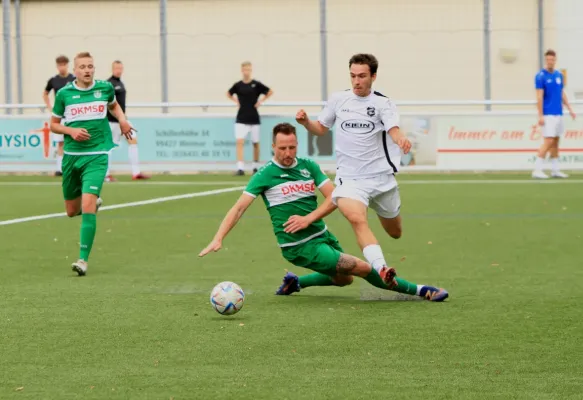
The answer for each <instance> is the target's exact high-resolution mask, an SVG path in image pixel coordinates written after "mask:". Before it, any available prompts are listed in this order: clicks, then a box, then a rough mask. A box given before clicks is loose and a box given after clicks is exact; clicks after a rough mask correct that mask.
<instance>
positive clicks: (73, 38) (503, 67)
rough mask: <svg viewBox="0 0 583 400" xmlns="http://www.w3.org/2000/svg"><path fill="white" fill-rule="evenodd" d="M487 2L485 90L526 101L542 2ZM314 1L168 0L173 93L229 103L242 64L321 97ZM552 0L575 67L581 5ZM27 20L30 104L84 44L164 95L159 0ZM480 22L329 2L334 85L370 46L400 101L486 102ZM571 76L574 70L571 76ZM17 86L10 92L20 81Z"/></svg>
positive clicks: (381, 1) (290, 90) (549, 5)
mask: <svg viewBox="0 0 583 400" xmlns="http://www.w3.org/2000/svg"><path fill="white" fill-rule="evenodd" d="M491 2H492V19H491V23H492V29H493V32H492V96H493V98H495V99H526V98H531V97H532V80H533V76H534V74H535V73H536V70H537V68H538V53H537V52H538V47H537V31H536V28H537V19H536V3H537V2H536V1H535V0H491ZM318 3H319V2H318V0H295V1H294V2H287V1H284V0H169V1H168V33H169V37H168V47H169V48H168V50H169V61H168V66H169V71H170V87H169V95H170V100H171V101H224V100H225V97H224V93H225V92H226V90H227V89H228V88H229V87H230V85H231V84H232V83H233V82H234V81H235V80H237V79H239V64H240V62H241V61H243V60H250V61H252V62H253V63H254V66H255V76H256V78H257V79H260V80H262V81H263V82H264V83H266V84H267V85H269V86H271V87H272V88H273V89H274V91H275V93H276V94H275V96H274V98H273V99H274V100H279V101H293V100H319V95H320V63H319V54H320V51H319V4H318ZM559 3H561V7H562V8H559V12H558V13H557V17H558V18H567V20H568V21H571V24H572V27H570V28H568V29H570V30H569V31H564V32H563V33H561V32H562V31H561V30H560V29H559V30H557V29H556V28H555V27H553V26H552V25H553V23H554V21H555V14H554V11H555V0H546V12H547V13H548V16H547V22H546V23H547V24H548V25H547V26H548V30H547V35H546V41H547V43H546V44H547V47H552V46H555V44H556V43H555V38H556V37H557V36H559V37H563V36H562V35H563V34H564V35H567V36H569V38H570V39H569V40H570V41H567V42H568V43H570V44H568V45H563V46H562V47H560V48H558V50H559V59H560V60H561V63H563V62H564V63H565V64H567V63H571V64H573V65H574V64H578V65H581V62H580V60H578V59H570V58H568V56H567V55H566V54H564V53H567V52H572V53H573V54H572V57H582V54H583V53H582V52H581V51H577V50H578V49H576V46H575V43H576V39H577V38H580V36H581V35H580V33H581V30H580V28H578V27H575V26H576V25H577V21H576V18H577V17H574V16H573V15H572V11H570V10H574V9H577V10H578V12H579V13H581V12H583V11H582V10H583V5H581V4H579V3H582V4H583V2H581V1H580V0H562V2H559ZM566 3H569V4H570V5H568V6H565V5H564V4H566ZM578 15H581V14H578ZM22 17H23V21H22V28H23V32H22V33H23V41H22V43H23V47H24V48H23V68H24V101H25V102H26V103H38V102H41V93H42V89H43V87H44V85H45V83H46V80H47V79H48V78H49V77H50V76H51V75H53V74H54V73H55V68H54V58H55V57H56V56H57V55H58V54H60V53H65V54H67V55H68V56H69V57H70V58H71V59H72V58H73V56H74V55H75V53H77V52H79V51H90V52H91V53H93V54H94V56H95V61H96V65H97V74H98V76H99V77H100V78H107V77H108V76H109V73H110V63H111V61H113V60H114V59H117V58H119V59H121V60H122V61H123V62H124V63H125V65H126V75H125V76H124V79H125V81H126V85H127V86H128V90H129V101H147V102H155V101H159V100H160V97H161V90H160V63H159V37H158V34H159V15H158V1H157V0H130V1H119V0H118V1H94V0H83V1H23V2H22ZM579 20H581V18H579ZM482 23H483V20H482V0H439V1H438V0H358V1H356V0H328V29H329V36H328V59H329V71H328V82H329V89H330V90H331V91H333V90H342V89H345V88H347V87H348V86H349V83H350V82H349V77H348V65H347V63H348V59H349V58H350V56H351V55H352V54H353V53H356V52H372V53H374V54H375V55H376V56H377V57H378V58H379V61H380V69H379V76H378V81H377V85H376V88H377V89H378V90H380V91H383V92H385V93H386V94H387V95H390V96H391V97H394V98H395V99H398V100H431V99H435V100H437V99H481V98H483V95H484V83H483V81H484V73H483V59H482V54H483V36H482V35H483V25H482ZM559 26H560V27H562V26H567V25H562V24H559ZM569 26H571V25H569ZM577 29H578V31H577ZM557 32H559V34H558V35H557ZM573 32H579V34H578V36H577V35H573ZM513 46H514V47H516V48H517V49H518V58H517V60H516V61H515V62H514V63H512V64H504V63H503V62H502V61H500V59H499V57H498V52H499V49H500V48H505V47H513ZM565 46H566V47H565ZM570 69H571V68H570ZM571 72H572V73H571ZM575 75H576V70H575V68H574V67H572V71H570V75H569V79H570V82H572V83H573V84H574V83H575V82H576V81H575V80H574V79H576V77H575ZM13 76H15V74H14V71H13ZM580 76H583V74H580ZM13 81H14V79H13ZM579 85H581V87H582V88H583V82H581V83H580V84H579ZM0 90H2V83H1V82H0ZM13 90H14V91H13V93H14V95H13V98H15V95H16V87H15V85H14V88H13ZM1 93H2V94H3V90H2V92H1Z"/></svg>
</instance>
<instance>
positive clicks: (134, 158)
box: [128, 144, 140, 176]
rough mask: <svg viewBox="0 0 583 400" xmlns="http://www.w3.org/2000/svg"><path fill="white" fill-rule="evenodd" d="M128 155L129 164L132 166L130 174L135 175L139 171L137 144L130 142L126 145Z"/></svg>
mask: <svg viewBox="0 0 583 400" xmlns="http://www.w3.org/2000/svg"><path fill="white" fill-rule="evenodd" d="M128 156H129V158H130V165H131V166H132V175H133V176H136V175H138V174H139V173H140V158H139V157H138V145H137V144H130V145H129V146H128Z"/></svg>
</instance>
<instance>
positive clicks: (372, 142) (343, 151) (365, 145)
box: [318, 90, 401, 179]
mask: <svg viewBox="0 0 583 400" xmlns="http://www.w3.org/2000/svg"><path fill="white" fill-rule="evenodd" d="M318 120H319V121H320V123H321V124H322V125H324V126H325V127H326V128H332V126H334V125H336V129H335V150H336V165H337V175H338V176H339V177H342V178H346V179H358V178H368V177H373V176H379V175H383V174H394V173H396V172H397V171H398V168H399V164H400V162H401V149H400V148H399V146H397V144H396V143H395V142H393V140H392V139H391V137H390V136H389V135H388V134H387V132H388V131H389V130H390V129H391V128H393V127H395V126H399V114H398V112H397V107H396V106H395V104H394V103H393V102H392V101H391V100H390V99H389V98H387V97H386V96H383V95H382V94H380V93H378V92H371V94H370V95H368V96H367V97H360V96H357V95H356V94H354V92H353V91H352V90H347V91H344V92H338V93H334V94H332V95H331V96H330V99H329V100H328V102H327V103H326V106H325V107H324V109H323V110H322V111H321V113H320V116H319V118H318Z"/></svg>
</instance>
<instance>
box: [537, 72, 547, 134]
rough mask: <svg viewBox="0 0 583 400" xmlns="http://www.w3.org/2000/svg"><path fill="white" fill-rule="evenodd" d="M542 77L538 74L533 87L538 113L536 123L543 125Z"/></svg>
mask: <svg viewBox="0 0 583 400" xmlns="http://www.w3.org/2000/svg"><path fill="white" fill-rule="evenodd" d="M543 80H544V77H543V75H542V73H539V74H537V75H536V77H535V78H534V87H535V90H536V110H537V112H538V123H539V125H541V126H542V125H544V123H545V119H544V115H543V96H544V82H543Z"/></svg>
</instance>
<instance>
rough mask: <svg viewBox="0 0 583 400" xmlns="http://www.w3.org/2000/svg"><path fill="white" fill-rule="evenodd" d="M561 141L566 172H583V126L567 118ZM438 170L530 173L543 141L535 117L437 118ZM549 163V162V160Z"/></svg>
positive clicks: (483, 116) (433, 127) (483, 115)
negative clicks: (579, 170)
mask: <svg viewBox="0 0 583 400" xmlns="http://www.w3.org/2000/svg"><path fill="white" fill-rule="evenodd" d="M564 121H565V132H564V133H563V135H562V137H561V140H560V145H559V148H560V162H561V163H562V168H563V169H583V123H581V122H579V121H573V120H572V119H571V118H570V117H569V116H568V115H566V116H565V117H564ZM431 128H432V129H435V132H436V133H437V168H438V169H451V170H489V171H500V170H529V169H532V168H533V167H534V160H535V158H536V154H537V150H538V148H539V146H540V145H541V144H542V142H543V138H542V133H541V127H540V126H538V124H537V118H536V115H496V114H482V115H467V116H435V117H433V120H432V123H431ZM547 161H548V160H547Z"/></svg>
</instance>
